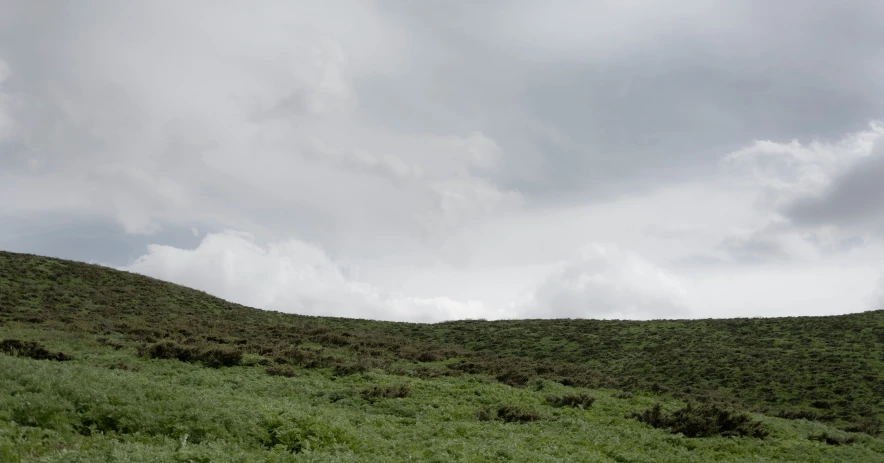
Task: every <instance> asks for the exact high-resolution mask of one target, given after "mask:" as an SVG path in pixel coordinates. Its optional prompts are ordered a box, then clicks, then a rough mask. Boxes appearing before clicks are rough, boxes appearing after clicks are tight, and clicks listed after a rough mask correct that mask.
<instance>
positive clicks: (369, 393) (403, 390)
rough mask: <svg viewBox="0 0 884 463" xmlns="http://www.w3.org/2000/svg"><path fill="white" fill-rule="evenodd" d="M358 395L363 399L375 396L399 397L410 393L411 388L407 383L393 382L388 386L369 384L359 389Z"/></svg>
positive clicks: (375, 397)
mask: <svg viewBox="0 0 884 463" xmlns="http://www.w3.org/2000/svg"><path fill="white" fill-rule="evenodd" d="M359 395H361V396H362V398H363V399H365V400H369V401H370V400H374V399H377V398H385V399H400V398H405V397H408V396H410V395H411V388H410V387H408V385H407V384H393V385H389V386H371V387H367V388H365V389H362V390H361V391H359Z"/></svg>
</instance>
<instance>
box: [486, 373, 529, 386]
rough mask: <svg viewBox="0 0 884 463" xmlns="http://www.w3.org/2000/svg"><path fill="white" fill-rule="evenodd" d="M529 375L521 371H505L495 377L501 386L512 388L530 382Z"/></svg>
mask: <svg viewBox="0 0 884 463" xmlns="http://www.w3.org/2000/svg"><path fill="white" fill-rule="evenodd" d="M531 377H532V376H531V375H529V374H528V373H526V372H525V371H522V370H515V369H507V370H504V371H502V372H500V373H498V374H497V376H496V377H495V378H496V379H497V380H498V381H500V382H501V383H503V384H506V385H508V386H512V387H522V386H524V385H525V384H526V383H528V381H530V380H531Z"/></svg>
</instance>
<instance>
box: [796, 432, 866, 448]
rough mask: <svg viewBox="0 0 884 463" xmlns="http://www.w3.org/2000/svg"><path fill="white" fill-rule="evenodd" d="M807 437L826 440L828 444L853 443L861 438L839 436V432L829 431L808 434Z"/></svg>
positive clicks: (820, 440)
mask: <svg viewBox="0 0 884 463" xmlns="http://www.w3.org/2000/svg"><path fill="white" fill-rule="evenodd" d="M807 438H808V439H810V440H815V441H819V442H825V443H826V444H828V445H846V444H852V443H854V442H857V441H858V440H859V439H858V438H857V437H856V436H850V435H848V436H839V435H837V434H832V433H828V432H824V433H822V434H814V435H812V436H808V437H807Z"/></svg>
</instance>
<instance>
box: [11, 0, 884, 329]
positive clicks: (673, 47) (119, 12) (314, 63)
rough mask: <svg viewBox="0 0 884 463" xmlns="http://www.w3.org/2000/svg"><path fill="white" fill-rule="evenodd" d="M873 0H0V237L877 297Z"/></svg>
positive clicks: (570, 301)
mask: <svg viewBox="0 0 884 463" xmlns="http://www.w3.org/2000/svg"><path fill="white" fill-rule="evenodd" d="M882 43H884V2H880V1H875V0H868V1H849V0H844V1H839V2H832V1H823V0H794V1H789V0H783V1H778V2H770V1H760V0H758V1H756V0H742V1H739V2H735V1H726V0H722V1H714V0H682V1H679V2H657V1H652V0H616V1H614V0H596V1H576V0H575V1H564V0H563V1H551V0H548V1H539V0H537V1H518V0H499V1H498V0H487V1H476V2H467V1H461V2H457V1H441V0H433V1H430V0H427V1H410V0H392V1H384V0H381V1H377V2H372V1H369V0H349V1H334V0H318V1H300V0H299V1H280V2H273V1H252V2H233V1H229V2H227V1H224V2H217V1H196V0H194V1H186V2H180V1H171V0H155V1H149V2H148V1H133V0H129V1H119V0H107V1H91V0H90V1H87V0H81V1H78V2H33V1H29V0H20V1H16V0H0V249H4V250H9V251H16V252H29V253H36V254H42V255H50V256H57V257H62V258H67V259H75V260H80V261H86V262H96V263H101V264H104V265H108V266H113V267H116V268H121V269H125V270H129V271H134V272H139V273H143V274H146V275H151V276H154V277H157V278H161V279H165V280H169V281H173V282H176V283H180V284H184V285H187V286H191V287H195V288H199V289H202V290H205V291H207V292H210V293H212V294H215V295H218V296H221V297H224V298H226V299H229V300H232V301H235V302H240V303H243V304H247V305H251V306H255V307H261V308H266V309H273V310H280V311H284V312H293V313H302V314H315V315H333V316H346V317H357V318H373V319H385V320H402V321H441V320H450V319H463V318H488V319H499V318H608V319H610V318H620V319H659V318H707V317H716V318H719V317H747V316H791V315H822V314H843V313H851V312H860V311H865V310H871V309H878V308H882V301H884V279H882V276H884V85H881V82H884V48H882V47H881V44H882Z"/></svg>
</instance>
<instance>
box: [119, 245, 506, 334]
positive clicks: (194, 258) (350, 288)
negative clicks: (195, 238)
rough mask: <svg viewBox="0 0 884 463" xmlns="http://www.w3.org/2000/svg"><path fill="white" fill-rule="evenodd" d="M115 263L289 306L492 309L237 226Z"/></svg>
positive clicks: (486, 312) (458, 312) (305, 310)
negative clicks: (388, 279)
mask: <svg viewBox="0 0 884 463" xmlns="http://www.w3.org/2000/svg"><path fill="white" fill-rule="evenodd" d="M121 270H126V271H131V272H136V273H140V274H144V275H148V276H152V277H155V278H159V279H163V280H167V281H174V282H176V283H179V284H183V285H186V286H190V287H193V288H196V289H200V290H203V291H206V292H208V293H210V294H213V295H216V296H218V297H221V298H224V299H227V300H230V301H233V302H237V303H240V304H244V305H249V306H252V307H259V308H263V309H270V310H277V311H281V312H288V313H298V314H305V315H324V316H336V317H350V318H366V319H379V320H399V321H402V320H409V321H420V322H434V321H442V320H451V319H458V318H461V319H462V318H468V317H492V318H493V317H494V316H495V315H498V314H496V313H495V312H494V311H492V310H491V309H489V308H488V307H486V306H485V305H483V304H482V303H480V302H477V301H455V300H452V299H450V298H446V297H423V298H420V297H409V296H407V295H403V294H398V293H394V292H387V291H382V290H380V289H379V288H377V287H374V286H372V285H369V284H365V283H361V282H360V281H358V280H357V279H354V278H352V276H349V275H348V274H349V273H351V272H350V271H348V269H347V268H346V267H345V266H342V265H339V264H337V263H335V262H334V261H332V260H331V259H330V258H329V257H328V255H327V254H326V253H325V252H324V251H323V250H322V248H321V247H319V246H317V245H315V244H310V243H306V242H304V241H301V240H298V239H288V240H284V241H279V242H271V243H268V244H266V245H260V244H258V243H256V242H255V239H254V237H253V236H252V235H250V234H248V233H243V232H236V231H225V232H222V233H210V234H207V235H206V236H205V237H204V238H203V240H202V242H200V244H199V246H197V247H196V248H195V249H192V250H186V249H179V248H175V247H172V246H162V245H151V246H149V247H148V252H147V253H146V254H145V255H143V256H141V257H139V258H138V259H136V260H135V261H134V262H132V263H131V264H130V265H127V266H124V267H122V268H121Z"/></svg>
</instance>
